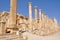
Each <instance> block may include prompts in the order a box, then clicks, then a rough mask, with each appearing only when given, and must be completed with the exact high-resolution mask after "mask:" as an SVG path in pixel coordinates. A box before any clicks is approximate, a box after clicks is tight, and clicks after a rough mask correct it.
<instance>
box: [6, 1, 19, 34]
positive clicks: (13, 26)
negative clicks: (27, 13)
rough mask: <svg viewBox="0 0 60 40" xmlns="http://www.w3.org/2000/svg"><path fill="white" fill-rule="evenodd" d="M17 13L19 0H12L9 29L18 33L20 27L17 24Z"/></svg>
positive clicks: (12, 32) (13, 32)
mask: <svg viewBox="0 0 60 40" xmlns="http://www.w3.org/2000/svg"><path fill="white" fill-rule="evenodd" d="M16 13H17V0H10V15H9V17H10V24H9V27H8V28H7V31H8V30H10V33H11V34H16V31H17V30H18V27H17V26H16Z"/></svg>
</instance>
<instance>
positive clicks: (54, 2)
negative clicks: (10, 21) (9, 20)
mask: <svg viewBox="0 0 60 40" xmlns="http://www.w3.org/2000/svg"><path fill="white" fill-rule="evenodd" d="M28 2H32V8H33V9H32V10H33V17H34V6H37V7H38V9H42V10H43V12H45V14H47V15H48V16H49V17H50V18H54V17H56V18H57V20H58V23H59V24H60V0H17V12H18V13H20V14H22V15H24V16H26V17H28ZM2 11H8V12H9V11H10V0H0V12H2Z"/></svg>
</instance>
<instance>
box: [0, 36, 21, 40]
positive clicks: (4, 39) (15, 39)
mask: <svg viewBox="0 0 60 40" xmlns="http://www.w3.org/2000/svg"><path fill="white" fill-rule="evenodd" d="M0 40H20V38H19V36H17V35H0Z"/></svg>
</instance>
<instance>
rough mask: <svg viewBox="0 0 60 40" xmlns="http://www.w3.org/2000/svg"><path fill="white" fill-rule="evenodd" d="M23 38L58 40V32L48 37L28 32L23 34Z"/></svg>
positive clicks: (29, 39)
mask: <svg viewBox="0 0 60 40" xmlns="http://www.w3.org/2000/svg"><path fill="white" fill-rule="evenodd" d="M23 35H24V36H27V37H28V40H60V32H58V33H55V34H53V35H49V36H37V35H34V34H31V33H28V32H25V33H23Z"/></svg>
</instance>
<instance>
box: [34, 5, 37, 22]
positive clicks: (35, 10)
mask: <svg viewBox="0 0 60 40" xmlns="http://www.w3.org/2000/svg"><path fill="white" fill-rule="evenodd" d="M34 13H35V20H36V23H37V19H38V9H37V6H34Z"/></svg>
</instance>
